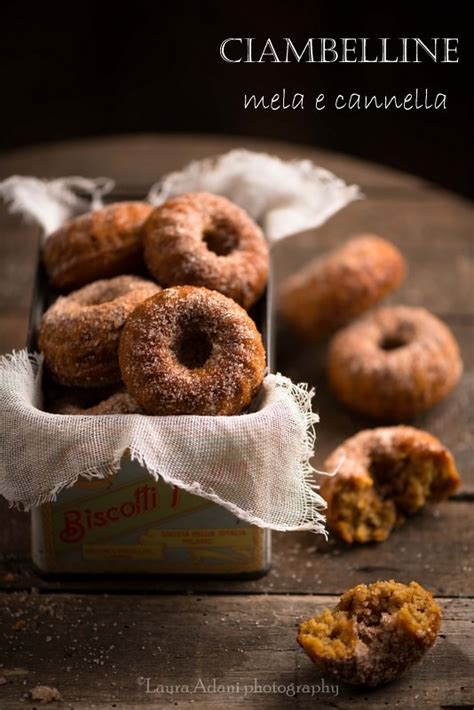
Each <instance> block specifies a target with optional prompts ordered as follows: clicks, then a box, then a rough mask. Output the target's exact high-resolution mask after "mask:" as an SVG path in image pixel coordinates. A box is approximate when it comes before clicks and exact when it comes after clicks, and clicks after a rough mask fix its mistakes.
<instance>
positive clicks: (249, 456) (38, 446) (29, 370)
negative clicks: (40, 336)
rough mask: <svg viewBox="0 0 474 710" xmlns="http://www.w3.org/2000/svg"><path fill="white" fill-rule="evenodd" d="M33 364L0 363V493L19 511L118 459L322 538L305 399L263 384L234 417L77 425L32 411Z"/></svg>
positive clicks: (104, 471) (255, 517)
mask: <svg viewBox="0 0 474 710" xmlns="http://www.w3.org/2000/svg"><path fill="white" fill-rule="evenodd" d="M41 374H42V356H39V355H37V354H35V355H31V354H30V355H29V354H28V353H27V352H26V350H22V351H20V352H16V353H13V354H11V355H6V356H3V357H2V358H1V359H0V398H1V401H2V417H1V439H2V452H1V454H0V493H1V494H2V495H3V496H5V498H6V499H7V500H9V501H10V502H12V503H20V504H21V506H22V507H25V508H29V507H31V506H33V505H38V504H41V503H43V502H46V501H52V500H54V499H55V498H56V496H57V494H58V493H59V491H61V490H62V489H63V488H66V487H68V486H71V485H73V484H74V483H75V481H76V480H77V478H78V477H79V476H85V477H86V478H93V477H98V478H103V477H105V476H107V475H109V474H110V473H111V471H113V470H117V468H118V467H119V465H120V459H121V457H122V456H123V454H124V453H125V452H126V451H127V450H128V451H129V452H130V454H131V457H132V458H133V459H137V460H138V461H139V462H140V463H141V464H142V465H144V466H145V467H146V468H147V469H148V471H149V472H150V474H151V475H152V476H153V477H154V478H155V479H157V478H158V477H159V476H161V477H162V478H163V479H164V480H165V481H167V482H168V483H172V484H175V485H177V486H179V487H180V488H184V489H185V490H187V491H190V492H192V493H195V494H197V495H200V496H202V497H204V498H208V499H210V500H213V501H215V502H216V503H219V504H220V505H223V506H224V507H225V508H227V509H229V510H231V511H232V512H233V513H235V514H236V515H237V516H238V517H240V518H242V519H243V520H246V521H248V522H250V523H253V524H255V525H259V526H261V527H269V528H272V529H274V530H301V529H308V530H314V531H316V532H324V518H323V516H322V515H321V513H320V512H319V511H320V510H321V509H322V508H324V501H323V500H322V498H321V497H320V496H319V494H318V493H317V492H316V490H315V484H314V481H313V479H312V474H313V469H312V467H311V465H310V463H309V459H310V456H311V455H312V453H313V446H314V438H315V432H314V424H315V422H317V421H318V416H317V415H316V414H314V413H313V412H312V411H311V398H312V396H313V392H308V390H307V388H306V387H305V386H304V385H294V384H293V383H292V382H291V380H289V379H288V378H286V377H283V376H282V375H267V377H266V378H265V380H264V384H263V386H262V390H261V393H260V395H259V398H258V402H257V403H256V405H255V411H253V412H251V413H249V414H245V415H241V416H234V417H201V416H176V417H151V416H146V415H141V414H114V415H101V416H81V415H62V414H50V413H47V412H44V411H42V410H41V400H42V395H41Z"/></svg>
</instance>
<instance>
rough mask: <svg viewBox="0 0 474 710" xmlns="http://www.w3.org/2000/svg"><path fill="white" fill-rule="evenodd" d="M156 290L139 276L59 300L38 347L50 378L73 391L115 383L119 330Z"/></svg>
mask: <svg viewBox="0 0 474 710" xmlns="http://www.w3.org/2000/svg"><path fill="white" fill-rule="evenodd" d="M159 290H160V287H159V286H157V285H156V284H155V283H153V282H151V281H145V279H141V278H139V277H138V276H116V277H115V278H113V279H102V280H100V281H95V282H94V283H92V284H88V285H87V286H84V287H83V288H81V289H79V290H78V291H74V292H73V293H70V294H69V295H68V296H61V297H60V298H58V300H57V301H56V302H55V303H53V305H52V306H50V308H49V309H48V310H47V311H46V313H45V314H44V316H43V318H42V320H41V323H40V329H39V347H40V350H41V352H42V353H43V355H44V359H45V361H46V364H47V365H48V368H49V370H50V372H51V374H52V375H53V378H54V379H55V380H56V381H57V382H60V383H61V384H64V385H72V386H77V387H100V386H103V385H107V384H112V383H114V382H119V381H120V369H119V364H118V345H119V338H120V333H121V331H122V328H123V325H124V323H125V321H126V319H127V317H128V316H129V315H130V313H131V312H132V311H133V309H134V308H135V307H136V306H137V305H138V304H139V303H141V302H142V301H144V300H145V299H146V298H149V297H150V296H152V295H153V294H155V293H157V292H158V291H159Z"/></svg>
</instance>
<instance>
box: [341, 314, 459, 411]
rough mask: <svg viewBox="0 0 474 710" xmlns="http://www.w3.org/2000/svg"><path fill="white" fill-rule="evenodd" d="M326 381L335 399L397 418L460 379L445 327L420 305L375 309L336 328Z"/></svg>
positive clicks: (428, 403) (431, 401)
mask: <svg viewBox="0 0 474 710" xmlns="http://www.w3.org/2000/svg"><path fill="white" fill-rule="evenodd" d="M328 372H329V380H330V383H331V385H332V388H333V390H334V392H335V393H336V395H337V396H338V397H339V399H340V400H341V401H342V402H343V403H344V404H346V405H347V406H348V407H350V408H351V409H354V410H356V411H358V412H361V413H363V414H366V415H369V416H371V417H376V418H382V419H386V420H387V421H400V420H402V419H405V418H410V417H413V416H415V415H416V414H418V413H419V412H423V411H425V410H426V409H429V408H430V407H432V406H434V405H435V404H436V403H437V402H439V401H440V400H441V399H443V398H444V397H445V396H446V395H447V394H449V392H451V390H452V389H453V388H454V387H455V386H456V384H457V383H458V381H459V379H460V377H461V373H462V361H461V357H460V354H459V348H458V345H457V343H456V341H455V339H454V337H453V335H452V333H451V331H450V330H449V328H448V327H447V326H446V325H445V324H444V323H443V322H442V321H440V320H439V319H438V318H436V316H434V315H432V314H431V313H429V312H428V311H427V310H425V309H424V308H412V307H409V306H393V307H385V308H379V309H378V310H376V311H374V312H373V313H371V314H369V315H367V316H365V317H363V318H361V319H360V320H359V321H356V322H355V323H353V324H351V325H349V326H347V327H346V328H345V329H344V330H342V331H340V332H339V333H337V334H336V335H335V336H334V338H333V340H332V342H331V345H330V349H329V358H328Z"/></svg>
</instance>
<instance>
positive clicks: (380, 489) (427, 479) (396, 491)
mask: <svg viewBox="0 0 474 710" xmlns="http://www.w3.org/2000/svg"><path fill="white" fill-rule="evenodd" d="M338 467H339V470H338V472H337V473H336V475H335V476H329V477H325V478H324V480H323V481H322V483H321V495H322V496H323V498H324V499H325V500H326V503H327V512H326V516H327V522H328V526H329V528H330V529H331V530H332V531H333V532H335V533H336V534H337V535H338V536H339V537H341V538H342V539H343V540H344V541H345V542H347V543H354V542H357V543H366V542H380V541H382V540H386V539H387V537H388V536H389V535H390V533H391V532H392V530H393V528H394V527H396V526H398V525H400V524H401V523H402V522H403V521H404V520H405V518H406V517H407V516H408V515H412V514H413V513H416V512H417V511H418V510H419V509H420V508H422V507H423V506H424V505H425V503H437V502H439V501H441V500H443V499H445V498H448V497H449V496H450V495H452V494H453V493H454V492H455V490H456V489H457V488H458V486H459V483H460V478H459V474H458V472H457V469H456V465H455V463H454V459H453V457H452V455H451V453H450V452H449V451H448V449H447V448H446V447H445V446H443V444H442V443H441V442H440V441H439V440H438V439H436V438H435V437H434V436H431V434H428V433H427V432H425V431H421V430H420V429H415V428H413V427H408V426H392V427H383V428H378V429H367V430H365V431H361V432H359V433H358V434H356V435H355V436H352V437H351V438H350V439H347V440H346V441H344V443H343V444H341V446H338V447H337V449H336V450H335V451H333V452H332V454H330V455H329V457H328V458H327V459H326V461H325V462H324V468H325V470H326V471H333V470H336V468H338Z"/></svg>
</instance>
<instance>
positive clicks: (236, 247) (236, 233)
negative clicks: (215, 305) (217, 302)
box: [144, 192, 269, 308]
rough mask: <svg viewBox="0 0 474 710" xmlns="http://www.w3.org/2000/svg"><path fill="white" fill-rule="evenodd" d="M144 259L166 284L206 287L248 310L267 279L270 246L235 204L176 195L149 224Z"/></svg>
mask: <svg viewBox="0 0 474 710" xmlns="http://www.w3.org/2000/svg"><path fill="white" fill-rule="evenodd" d="M144 232H145V240H144V242H145V254H144V256H145V262H146V265H147V267H148V269H149V270H150V272H151V273H152V274H153V276H154V277H155V278H156V280H157V281H158V282H159V283H160V284H162V285H163V286H178V285H182V284H183V285H192V286H204V287H206V288H209V289H214V290H216V291H220V292H221V293H223V294H224V295H226V296H229V297H230V298H233V299H234V300H235V301H237V303H240V305H242V306H243V307H244V308H249V307H250V306H251V305H252V304H253V303H254V302H255V301H256V300H257V299H258V298H259V297H260V296H261V294H262V293H263V291H264V288H265V284H266V282H267V278H268V268H269V257H268V246H267V243H266V241H265V238H264V236H263V234H262V232H261V230H260V229H259V227H258V226H257V225H256V224H255V223H254V222H253V221H252V220H251V219H250V217H249V216H248V215H247V214H246V213H245V212H244V211H243V210H241V209H240V208H239V207H237V205H234V204H233V203H232V202H229V200H227V199H225V198H224V197H220V196H218V195H211V194H209V193H206V192H197V193H189V194H186V195H180V196H179V197H173V198H172V199H170V200H168V201H167V202H165V203H164V205H162V206H161V207H157V208H156V209H155V210H154V211H153V212H152V214H151V215H150V217H149V218H148V220H147V222H146V224H145V227H144Z"/></svg>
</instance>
